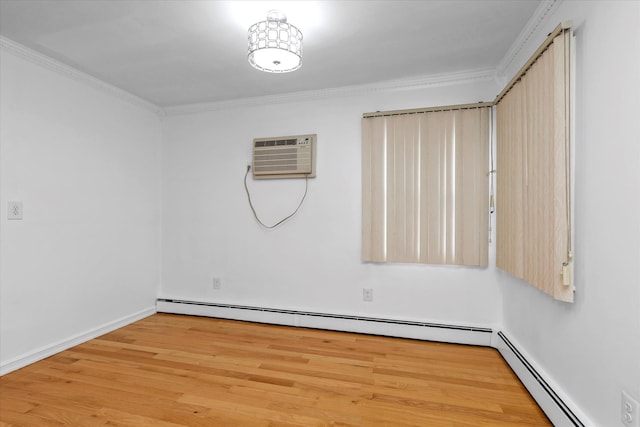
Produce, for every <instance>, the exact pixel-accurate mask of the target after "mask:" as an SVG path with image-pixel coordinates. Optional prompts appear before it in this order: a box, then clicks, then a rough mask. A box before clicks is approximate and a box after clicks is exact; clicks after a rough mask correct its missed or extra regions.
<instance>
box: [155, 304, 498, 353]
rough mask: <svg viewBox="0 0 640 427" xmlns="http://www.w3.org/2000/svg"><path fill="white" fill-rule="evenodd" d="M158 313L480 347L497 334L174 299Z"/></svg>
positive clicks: (472, 328) (483, 329)
mask: <svg viewBox="0 0 640 427" xmlns="http://www.w3.org/2000/svg"><path fill="white" fill-rule="evenodd" d="M157 310H158V312H160V313H175V314H188V315H194V316H206V317H219V318H224V319H233V320H244V321H249V322H259V323H271V324H277V325H287V326H299V327H304V328H315V329H329V330H335V331H344V332H357V333H363V334H372V335H387V336H393V337H402V338H413V339H419V340H428V341H440V342H450V343H456V344H469V345H480V346H490V345H491V336H492V333H493V330H492V329H491V328H489V327H484V326H476V325H470V326H469V325H454V324H441V323H427V322H415V321H410V320H402V319H388V318H385V319H381V318H375V317H368V316H357V315H346V314H336V313H317V312H306V311H297V310H287V309H277V308H264V307H250V306H240V305H231V304H218V303H207V302H199V301H184V300H174V299H158V302H157Z"/></svg>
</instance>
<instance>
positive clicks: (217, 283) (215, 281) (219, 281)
mask: <svg viewBox="0 0 640 427" xmlns="http://www.w3.org/2000/svg"><path fill="white" fill-rule="evenodd" d="M221 287H222V279H220V278H219V277H214V278H213V289H215V290H218V289H220V288H221Z"/></svg>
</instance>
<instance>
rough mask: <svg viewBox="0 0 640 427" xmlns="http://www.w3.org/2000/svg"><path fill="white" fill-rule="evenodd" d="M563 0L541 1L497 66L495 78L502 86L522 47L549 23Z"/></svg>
mask: <svg viewBox="0 0 640 427" xmlns="http://www.w3.org/2000/svg"><path fill="white" fill-rule="evenodd" d="M563 1H564V0H542V2H540V5H539V6H538V8H537V9H536V10H535V12H534V13H533V15H532V16H531V18H530V19H529V21H528V22H527V25H525V26H524V28H523V29H522V31H521V32H520V35H518V38H516V40H515V41H514V42H513V43H512V44H511V47H510V48H509V50H508V51H507V53H506V54H505V55H504V57H503V58H502V60H501V61H500V63H499V64H498V66H497V67H496V73H495V80H496V82H497V83H498V84H499V85H500V86H504V84H505V83H506V82H507V81H508V77H509V76H507V75H506V74H507V72H509V70H510V69H511V67H512V65H513V63H514V61H515V60H516V59H517V58H518V57H519V55H520V53H521V52H522V49H524V48H525V46H527V45H528V43H529V41H530V40H531V37H533V35H534V34H535V33H536V32H537V31H538V30H539V29H540V28H541V27H542V26H543V24H546V23H547V21H548V20H549V17H550V16H551V15H552V14H553V12H555V10H556V9H557V8H558V6H559V5H560V4H561V3H562V2H563ZM517 71H518V67H516V70H515V71H514V73H515V72H517Z"/></svg>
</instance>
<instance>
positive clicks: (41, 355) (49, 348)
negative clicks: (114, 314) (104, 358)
mask: <svg viewBox="0 0 640 427" xmlns="http://www.w3.org/2000/svg"><path fill="white" fill-rule="evenodd" d="M155 313H156V308H155V307H149V308H146V309H144V310H140V311H138V312H137V313H133V314H131V315H128V316H124V317H121V318H120V319H116V320H114V321H112V322H109V323H107V324H105V325H102V326H99V327H97V328H93V329H91V330H89V331H86V332H83V333H81V334H77V335H74V336H72V337H70V338H67V339H64V340H62V341H58V342H55V343H53V344H49V345H46V346H43V347H40V348H37V349H35V350H33V351H30V352H28V353H26V354H23V355H21V356H18V357H15V358H13V359H11V360H8V361H6V362H2V364H0V376H2V375H5V374H8V373H9V372H12V371H15V370H17V369H20V368H23V367H25V366H27V365H30V364H31V363H34V362H37V361H38V360H42V359H45V358H47V357H49V356H53V355H54V354H56V353H59V352H61V351H63V350H67V349H69V348H71V347H73V346H76V345H78V344H82V343H83V342H86V341H89V340H91V339H93V338H96V337H99V336H100V335H104V334H106V333H108V332H112V331H115V330H116V329H118V328H121V327H123V326H126V325H128V324H130V323H133V322H136V321H138V320H140V319H144V318H145V317H148V316H151V315H152V314H155Z"/></svg>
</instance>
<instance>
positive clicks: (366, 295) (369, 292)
mask: <svg viewBox="0 0 640 427" xmlns="http://www.w3.org/2000/svg"><path fill="white" fill-rule="evenodd" d="M362 301H364V302H372V301H373V289H371V288H362Z"/></svg>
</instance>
